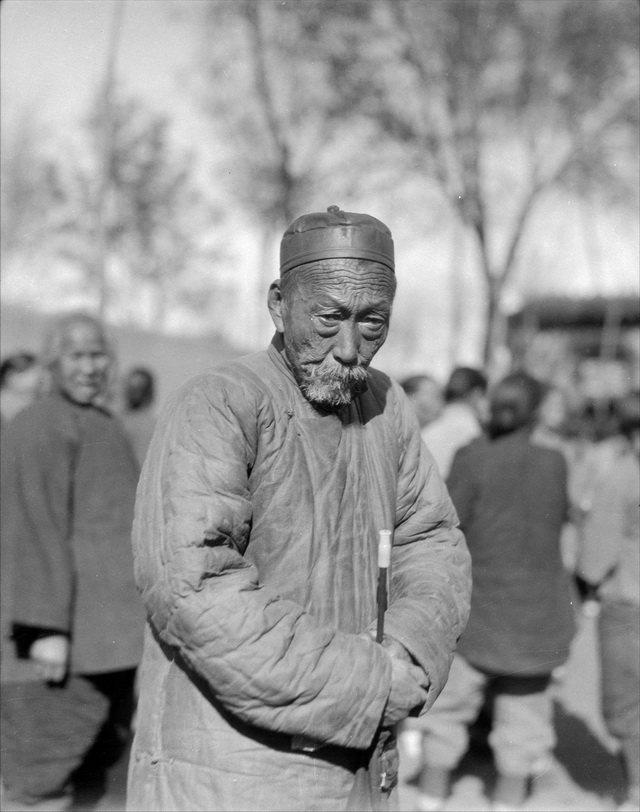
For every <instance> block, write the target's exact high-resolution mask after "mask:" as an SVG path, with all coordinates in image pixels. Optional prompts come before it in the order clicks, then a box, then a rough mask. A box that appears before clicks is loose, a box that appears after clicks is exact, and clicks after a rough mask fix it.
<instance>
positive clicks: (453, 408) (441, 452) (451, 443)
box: [422, 367, 487, 479]
mask: <svg viewBox="0 0 640 812" xmlns="http://www.w3.org/2000/svg"><path fill="white" fill-rule="evenodd" d="M444 399H445V407H444V409H443V411H442V414H441V415H440V416H439V417H438V418H436V420H434V421H433V422H432V423H430V424H429V425H428V426H426V427H425V429H424V431H423V433H422V438H423V440H424V441H425V443H426V445H427V448H428V449H429V451H430V452H431V453H432V455H433V458H434V459H435V461H436V464H437V466H438V470H439V471H440V474H441V476H442V477H443V478H444V479H446V478H447V476H448V475H449V470H450V468H451V463H452V461H453V458H454V456H455V453H456V451H457V450H458V449H459V448H462V447H463V446H465V445H467V443H470V442H471V440H473V439H475V438H476V437H478V436H479V435H480V434H482V427H483V424H484V423H485V422H486V418H487V378H486V376H485V375H484V373H483V372H481V371H480V370H478V369H473V368H472V367H456V368H455V369H454V370H453V372H452V373H451V375H450V377H449V381H448V382H447V385H446V387H445V390H444Z"/></svg>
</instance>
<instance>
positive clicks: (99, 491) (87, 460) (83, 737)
mask: <svg viewBox="0 0 640 812" xmlns="http://www.w3.org/2000/svg"><path fill="white" fill-rule="evenodd" d="M42 363H43V367H44V368H45V369H46V370H47V372H48V373H49V375H50V379H51V391H50V392H49V393H48V394H46V395H43V396H42V397H41V398H38V400H36V401H35V402H34V403H32V404H31V405H30V406H27V407H26V408H25V409H23V410H22V411H21V412H20V413H19V414H17V415H16V416H15V417H14V418H13V419H12V420H11V421H10V423H9V424H8V425H7V426H6V428H5V429H4V430H3V448H2V461H1V464H2V477H1V487H2V489H1V511H0V521H1V534H0V538H1V544H2V547H1V558H2V565H1V567H0V570H1V575H2V588H1V595H2V603H3V605H2V622H3V628H2V641H1V642H2V660H1V663H2V665H1V667H2V694H1V697H0V716H1V724H0V742H1V748H2V809H3V810H4V811H5V812H10V811H11V810H24V809H32V810H41V809H42V810H44V809H46V810H59V809H67V808H69V806H70V805H71V803H72V797H73V791H74V777H75V776H76V775H77V771H78V770H79V769H81V768H82V765H83V763H84V761H85V759H86V758H88V757H90V756H95V757H96V760H95V761H94V762H93V766H94V767H97V766H98V765H99V764H100V759H99V758H98V756H100V752H99V747H98V749H96V748H97V746H98V744H99V743H104V744H105V746H106V743H107V742H109V745H110V746H111V747H113V748H116V746H117V745H118V744H119V746H120V750H122V749H123V745H124V739H125V737H126V733H127V724H128V718H129V716H130V713H131V711H132V701H133V685H134V677H135V669H136V666H137V665H138V662H139V660H140V655H141V647H142V634H143V625H144V614H143V609H142V604H141V601H140V597H139V595H138V593H137V590H136V586H135V582H134V576H133V557H132V552H131V539H130V537H131V523H132V520H133V506H134V498H135V488H136V482H137V479H138V466H137V463H136V460H135V457H134V454H133V451H132V449H131V446H130V444H129V441H128V439H127V438H126V436H125V434H124V432H123V430H122V428H121V426H120V424H119V422H118V420H117V419H116V418H114V417H113V416H112V415H111V414H110V413H108V412H106V411H105V410H104V409H103V407H102V406H97V405H96V403H99V402H100V401H99V399H100V396H101V394H102V392H103V390H104V388H105V386H106V385H107V375H108V370H109V367H110V365H111V363H112V356H111V352H110V349H109V345H108V342H107V338H106V335H105V331H104V328H103V326H102V324H101V322H99V321H98V320H97V319H94V318H93V317H92V316H89V315H86V314H82V313H72V314H69V315H67V316H64V317H62V318H61V319H60V320H59V321H57V322H56V324H55V325H54V326H53V328H52V331H51V333H50V335H48V336H47V339H46V341H45V343H44V351H43V355H42ZM109 755H111V756H112V757H114V756H115V753H114V751H112V752H111V753H110V754H109ZM105 766H106V765H105ZM96 780H98V777H97V776H96Z"/></svg>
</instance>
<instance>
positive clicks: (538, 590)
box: [0, 315, 640, 810]
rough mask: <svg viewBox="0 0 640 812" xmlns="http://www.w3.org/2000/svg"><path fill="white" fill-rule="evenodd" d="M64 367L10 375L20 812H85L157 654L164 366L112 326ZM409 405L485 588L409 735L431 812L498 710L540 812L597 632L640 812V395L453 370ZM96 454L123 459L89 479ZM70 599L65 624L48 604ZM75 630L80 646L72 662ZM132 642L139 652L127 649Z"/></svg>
mask: <svg viewBox="0 0 640 812" xmlns="http://www.w3.org/2000/svg"><path fill="white" fill-rule="evenodd" d="M47 347H48V350H47V352H45V353H43V355H42V357H40V358H37V357H35V356H34V355H33V354H30V353H27V352H23V353H16V354H13V355H10V356H8V357H6V358H5V359H4V360H3V361H2V365H1V370H0V376H1V377H0V408H1V419H2V442H3V455H2V456H3V483H2V488H3V534H2V572H3V589H2V595H3V603H4V601H5V600H6V601H7V602H11V608H7V607H8V606H9V603H7V604H6V605H5V606H3V608H4V609H5V611H3V630H2V631H3V669H2V680H3V699H2V756H3V763H2V781H3V787H2V790H3V806H2V808H3V809H6V810H10V809H50V810H53V809H66V808H69V807H70V805H71V804H73V802H74V801H73V797H72V795H71V794H69V793H66V794H65V793H63V794H62V795H61V793H60V791H61V789H62V788H63V787H67V786H72V785H73V783H74V782H75V783H76V784H78V785H80V784H81V780H82V776H83V775H84V774H86V772H87V769H89V768H88V766H87V765H89V767H90V770H91V774H92V775H93V776H94V777H95V775H96V774H99V773H100V771H101V770H102V771H104V770H105V769H107V767H108V766H109V765H110V764H112V763H113V760H114V758H117V757H118V756H119V754H121V753H122V751H123V748H124V746H125V743H126V741H127V738H128V736H129V735H130V729H131V724H132V718H133V710H134V706H135V669H136V666H137V665H138V662H139V657H140V650H141V634H142V613H141V611H140V607H138V606H136V605H135V603H136V601H137V598H136V597H135V596H134V594H133V592H134V591H135V588H134V587H133V586H132V584H133V577H132V572H131V570H132V566H133V564H132V561H131V560H130V550H129V546H128V545H129V540H128V534H129V529H130V526H131V522H132V519H133V502H134V493H135V487H136V482H137V479H138V476H139V471H140V467H141V465H142V463H143V461H144V458H145V454H146V450H147V447H148V445H149V442H150V439H151V435H152V433H153V430H154V426H155V423H156V381H155V374H154V372H153V371H152V370H150V369H147V368H146V367H144V366H138V367H134V368H131V369H127V370H125V371H124V372H122V373H121V374H116V372H115V370H116V368H117V365H116V359H115V357H114V355H113V352H112V349H111V347H110V345H109V342H108V339H107V336H106V333H105V331H104V329H103V326H102V325H101V324H100V322H99V321H97V320H95V319H93V318H91V317H86V316H81V315H77V316H75V317H74V316H72V317H67V319H66V320H64V319H63V320H61V321H60V322H59V323H58V324H57V325H56V327H55V328H54V330H53V331H52V334H51V336H49V337H48V339H47ZM401 385H402V387H403V389H404V391H405V393H406V395H407V397H408V399H409V400H410V402H411V404H412V405H413V407H414V410H415V415H416V418H417V420H418V422H419V425H420V429H421V434H422V437H423V440H424V442H425V444H426V446H427V448H428V450H429V451H430V452H431V455H432V456H433V459H434V460H435V463H436V465H437V467H438V469H439V471H440V474H441V475H442V477H443V479H444V480H445V481H446V484H447V487H448V489H449V493H450V495H451V497H452V500H453V503H454V505H455V507H456V510H457V512H458V515H459V518H460V522H461V527H462V530H463V531H464V533H465V536H466V538H467V542H468V545H469V549H470V551H471V556H472V568H473V569H472V571H473V596H472V607H471V616H470V620H469V624H468V626H467V628H466V630H465V632H464V633H463V635H462V637H461V638H460V641H459V645H458V649H457V652H456V654H455V657H454V661H453V665H452V669H451V672H450V677H449V681H448V682H447V684H446V686H445V689H444V691H443V692H442V694H441V695H440V697H439V698H438V699H437V700H436V702H435V704H434V706H433V708H432V709H431V710H430V711H429V712H428V713H427V714H425V715H424V716H423V717H420V718H419V719H409V720H407V721H405V722H404V723H403V724H402V726H401V729H400V731H399V735H400V743H401V752H404V753H405V754H411V755H412V757H413V758H414V761H415V763H416V764H417V767H416V771H415V772H416V775H415V780H416V784H417V786H418V788H419V795H418V798H419V801H418V803H419V808H420V809H421V810H438V809H442V808H444V806H445V804H446V801H447V797H448V795H449V793H450V782H451V776H452V773H453V771H454V770H455V769H456V767H457V766H458V764H459V763H460V761H461V759H462V758H463V756H464V754H465V752H466V750H467V748H468V746H469V731H470V728H471V726H472V725H473V723H474V722H475V721H476V720H477V718H478V716H479V714H480V712H481V711H482V710H483V709H485V710H486V709H487V708H489V713H490V718H491V721H490V732H489V737H488V742H489V745H490V747H491V750H492V753H493V757H494V762H495V766H496V771H497V775H498V778H497V782H496V786H495V790H494V797H493V805H494V807H493V808H494V809H496V810H500V809H514V808H518V807H519V806H521V805H522V804H523V803H524V801H525V799H526V797H527V794H528V793H529V791H530V785H531V782H532V780H534V779H535V777H536V776H537V775H539V774H540V773H542V772H544V770H545V769H548V767H549V764H550V762H551V760H552V759H553V757H554V755H553V754H554V747H555V744H556V737H555V732H554V725H553V712H552V711H553V708H552V694H551V690H550V689H551V686H552V684H553V681H554V680H556V681H557V680H561V679H562V676H563V668H564V665H565V663H566V660H567V658H568V656H569V649H570V645H571V642H572V639H573V637H574V634H575V629H576V620H577V618H578V616H579V615H580V613H583V612H589V613H592V614H594V615H595V614H597V616H598V624H599V625H598V628H599V635H600V646H599V648H600V656H601V669H602V674H603V679H602V685H603V690H602V697H601V700H602V713H603V718H604V720H605V722H606V725H607V729H608V731H609V733H610V735H611V736H612V737H613V738H614V739H615V740H616V741H617V742H618V743H619V748H620V750H619V753H620V759H621V761H622V763H623V765H624V770H625V775H626V778H627V789H628V793H627V798H626V800H625V801H624V803H623V804H622V806H621V807H620V809H628V810H632V809H636V810H637V809H638V804H639V800H640V799H639V796H638V786H639V776H638V765H639V763H640V753H639V751H638V740H639V739H638V724H639V723H638V712H639V710H638V709H639V700H638V684H639V674H638V665H639V652H638V640H639V637H640V634H639V630H638V608H639V605H640V584H639V578H638V575H639V561H638V549H639V532H640V531H639V525H638V502H639V497H640V484H639V481H640V473H639V471H640V469H639V458H640V394H639V393H638V392H630V393H628V394H626V395H624V396H623V397H619V398H612V399H610V400H607V401H597V402H596V401H589V400H586V399H580V398H579V397H578V396H577V395H576V393H575V392H565V391H563V390H562V389H561V388H559V387H558V386H555V385H552V384H549V383H546V382H543V381H540V380H537V379H536V378H534V377H532V376H531V375H529V374H527V373H525V372H522V371H515V372H512V373H510V374H509V375H507V376H506V377H505V378H503V379H502V380H500V381H496V382H489V381H488V379H487V376H486V375H485V374H484V372H483V371H482V370H479V369H473V368H470V367H458V368H456V369H454V370H453V372H452V373H451V375H450V377H449V379H448V381H447V382H446V384H445V385H444V386H440V384H439V383H438V381H437V380H436V379H435V378H434V377H432V376H431V375H429V374H422V375H414V376H412V377H410V378H407V379H405V380H404V381H402V382H401ZM96 402H99V404H100V410H101V411H100V413H99V414H96V415H94V416H93V417H92V419H89V415H88V410H87V409H86V405H87V404H88V403H94V404H95V403H96ZM78 443H84V444H85V445H86V444H87V443H95V445H96V447H97V448H98V449H99V448H100V444H103V445H102V448H104V447H105V446H104V444H105V443H107V444H108V448H109V451H108V454H106V455H102V456H99V454H98V452H96V455H95V457H94V458H92V459H91V460H88V461H87V460H85V463H84V464H85V466H86V467H85V468H84V470H82V471H80V470H76V469H74V463H75V461H77V453H78V452H77V448H78ZM105 458H108V461H105ZM74 477H75V478H78V477H81V478H82V487H81V488H75V490H74V491H73V494H74V496H73V498H74V499H79V498H82V499H84V500H85V504H84V505H76V517H75V519H74V521H75V522H76V523H77V525H78V526H77V528H76V530H74V533H75V536H74V544H75V545H76V546H75V551H76V555H77V556H78V558H79V559H80V561H81V563H80V565H76V566H79V576H78V578H79V582H78V586H77V589H78V593H79V594H78V596H77V597H78V600H77V601H76V604H79V605H80V606H81V607H84V608H83V609H81V611H84V612H85V616H84V617H80V618H78V617H73V618H70V617H69V605H70V603H71V598H70V596H69V594H68V590H69V575H68V572H67V570H68V568H69V566H71V565H70V563H69V561H68V558H67V559H65V552H64V550H63V549H62V545H60V547H59V549H54V548H55V544H53V543H52V539H53V538H54V537H55V536H56V534H61V533H63V532H65V529H66V528H67V525H68V523H69V521H71V520H70V518H69V514H68V513H66V512H65V511H66V510H67V508H68V502H69V499H70V493H71V487H72V485H71V481H70V480H71V479H73V478H74ZM18 505H19V509H18V507H16V506H18ZM12 506H13V507H12ZM14 508H15V509H14ZM78 513H80V514H81V519H78ZM115 514H117V515H115ZM97 533H98V534H99V533H102V534H104V533H109V534H111V537H112V538H113V539H117V540H118V541H117V542H116V541H114V543H113V544H112V545H111V547H110V550H111V551H112V552H111V553H110V555H112V556H114V557H112V558H107V557H105V556H104V553H102V552H100V551H99V550H98V548H97V545H96V543H95V538H96V534H97ZM11 540H13V541H11ZM45 544H46V545H48V546H47V551H46V553H45V554H44V555H43V549H44V547H45ZM113 551H115V552H113ZM67 555H68V554H67ZM127 568H129V569H128V570H127ZM99 584H101V585H100V586H99ZM51 590H53V591H54V592H56V594H58V595H59V596H60V602H59V604H58V605H56V606H52V605H50V604H47V605H42V603H41V601H40V596H41V595H42V594H49V592H50V591H51ZM123 596H125V597H123ZM126 611H130V613H131V614H130V617H129V619H128V620H126V619H125V620H124V626H123V612H126ZM71 623H73V624H74V628H76V629H80V631H79V632H77V633H76V634H75V635H74V639H73V642H72V643H70V642H69V635H68V629H69V626H70V624H71ZM109 624H111V625H109ZM98 626H99V627H100V630H98ZM123 628H124V630H125V631H124V632H123V633H122V635H121V639H120V638H117V635H116V638H117V639H115V640H114V639H111V637H113V635H112V636H111V637H109V635H110V633H111V630H113V629H123ZM103 633H104V634H106V635H107V637H109V639H106V638H105V639H104V640H102V639H100V635H101V634H103ZM43 679H44V680H45V682H44V683H43V684H45V685H46V686H48V687H47V688H46V689H45V693H47V692H48V693H51V691H52V690H53V692H54V693H56V695H57V696H59V697H63V694H64V699H65V702H64V703H61V702H58V703H57V707H56V708H55V709H54V710H52V709H51V708H50V707H49V706H47V705H46V697H45V696H44V695H43V696H40V695H38V694H37V693H36V692H34V685H35V684H36V682H37V681H38V680H41V681H42V680H43ZM51 686H54V687H53V688H52V687H51ZM63 686H64V687H63ZM43 719H45V721H46V724H44V727H43ZM43 731H44V732H43ZM26 740H28V742H27V744H25V741H26ZM61 741H64V742H65V746H64V747H61V745H60V742H61ZM83 771H84V772H83Z"/></svg>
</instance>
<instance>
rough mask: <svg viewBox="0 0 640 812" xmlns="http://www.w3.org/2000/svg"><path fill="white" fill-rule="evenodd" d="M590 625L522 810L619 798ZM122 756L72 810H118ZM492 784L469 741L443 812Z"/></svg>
mask: <svg viewBox="0 0 640 812" xmlns="http://www.w3.org/2000/svg"><path fill="white" fill-rule="evenodd" d="M595 624H596V620H595V619H594V618H590V617H582V618H581V620H580V626H579V631H578V634H577V635H576V638H575V640H574V644H573V649H572V654H571V657H570V660H569V662H568V663H567V669H566V674H565V676H564V679H563V680H562V682H560V683H559V684H558V685H557V687H556V689H555V690H556V730H557V736H558V745H557V748H556V759H557V762H556V765H555V766H554V768H553V769H552V770H550V771H549V773H547V774H545V775H542V776H540V777H539V778H538V779H537V780H536V781H535V782H534V785H533V788H532V793H531V795H530V797H529V799H528V801H527V804H526V807H525V809H527V810H532V812H533V811H534V810H537V812H564V810H575V812H591V810H593V811H594V812H598V811H601V812H604V811H605V810H613V809H615V808H616V805H617V804H618V803H620V801H621V800H622V794H623V776H622V770H621V768H620V765H619V763H618V760H617V758H616V755H615V747H614V745H613V742H612V741H611V740H610V739H609V738H608V736H607V734H606V732H605V730H604V727H603V724H602V718H601V716H600V712H599V702H598V693H599V677H598V666H597V647H596V646H597V640H596V634H595V628H596V625H595ZM126 761H127V755H126V754H125V757H124V758H123V759H121V761H120V762H119V763H118V764H116V765H115V766H114V767H113V769H112V770H111V772H110V774H109V776H108V783H107V788H106V793H105V794H104V795H103V796H102V797H101V798H100V799H99V800H97V802H92V800H93V799H90V798H89V796H87V799H86V800H85V801H84V802H80V804H79V805H77V806H76V807H75V809H76V812H122V810H124V802H125V787H126V766H127V765H126ZM414 766H415V765H412V764H411V763H410V761H408V760H407V759H406V758H405V761H404V763H403V766H402V768H401V774H400V775H401V782H400V796H399V798H400V812H414V810H416V809H417V806H416V790H415V787H414V785H413V784H412V781H411V780H410V779H411V775H410V773H411V770H412V768H413V767H414ZM494 779H495V772H494V769H493V764H492V760H491V753H490V752H489V750H488V749H487V747H486V744H485V743H484V742H483V740H482V739H481V738H479V739H478V740H476V741H474V742H473V743H472V745H471V747H470V749H469V752H468V753H467V755H466V757H465V759H464V760H463V762H462V764H461V765H460V767H459V769H458V770H457V772H456V774H455V778H454V784H453V788H452V795H451V797H450V799H449V801H448V803H447V806H446V812H488V810H490V803H489V800H488V799H489V797H490V792H491V787H492V784H493V781H494Z"/></svg>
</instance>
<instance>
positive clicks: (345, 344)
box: [333, 320, 360, 364]
mask: <svg viewBox="0 0 640 812" xmlns="http://www.w3.org/2000/svg"><path fill="white" fill-rule="evenodd" d="M359 348H360V331H359V330H358V325H357V324H356V323H355V322H352V321H348V320H345V321H343V322H342V324H341V325H340V332H339V333H338V340H337V341H336V343H335V346H334V348H333V356H334V358H336V359H337V360H338V361H340V362H341V363H343V364H355V362H356V361H357V360H358V350H359Z"/></svg>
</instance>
